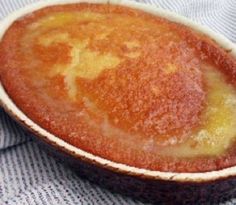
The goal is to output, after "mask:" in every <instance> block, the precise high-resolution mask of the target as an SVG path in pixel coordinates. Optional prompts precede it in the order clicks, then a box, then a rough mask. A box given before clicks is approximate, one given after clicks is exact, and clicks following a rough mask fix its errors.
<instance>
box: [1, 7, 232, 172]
mask: <svg viewBox="0 0 236 205" xmlns="http://www.w3.org/2000/svg"><path fill="white" fill-rule="evenodd" d="M0 64H1V66H0V77H1V82H2V84H3V86H4V88H5V89H6V91H7V93H8V94H9V96H10V97H11V99H12V100H13V101H14V103H15V104H16V105H17V106H18V107H19V108H20V109H21V110H22V111H23V112H24V113H25V114H26V115H27V116H28V117H29V118H31V119H32V120H33V121H34V122H36V123H37V124H38V125H40V126H41V127H43V128H45V129H46V130H48V131H49V132H51V133H53V134H55V135H56V136H58V137H59V138H61V139H63V140H64V141H66V142H68V143H70V144H72V145H74V146H76V147H78V148H80V149H82V150H85V151H87V152H89V153H92V154H94V155H97V156H100V157H103V158H105V159H108V160H112V161H115V162H118V163H122V164H127V165H130V166H134V167H138V168H146V169H149V170H159V171H174V172H205V171H211V170H218V169H222V168H225V167H229V166H233V165H236V149H235V146H236V144H235V139H236V138H235V135H236V89H235V86H236V85H235V83H236V60H235V58H233V57H232V56H231V55H230V53H229V51H225V50H224V49H222V48H220V47H219V46H218V45H217V44H216V43H215V42H214V41H213V40H211V39H210V38H209V37H207V36H205V35H203V34H201V33H199V32H196V31H195V30H193V29H190V28H188V27H186V26H184V25H181V24H178V23H174V22H171V21H168V20H166V19H163V18H161V17H158V16H154V15H151V14H148V13H145V12H143V11H139V10H136V9H131V8H127V7H123V6H115V5H110V4H103V5H102V4H87V3H80V4H68V5H57V6H50V7H46V8H43V9H40V10H37V11H35V12H33V13H31V14H29V15H27V16H24V17H22V18H20V19H18V20H17V21H15V22H14V23H13V24H12V25H11V26H10V28H9V29H8V30H7V31H6V33H5V35H4V36H3V38H2V40H1V43H0Z"/></svg>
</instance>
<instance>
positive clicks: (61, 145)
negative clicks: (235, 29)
mask: <svg viewBox="0 0 236 205" xmlns="http://www.w3.org/2000/svg"><path fill="white" fill-rule="evenodd" d="M74 3H93V4H94V3H98V4H105V3H106V4H107V3H109V4H115V5H121V6H128V7H131V8H135V9H139V10H142V11H145V12H148V13H151V14H154V15H157V16H160V17H162V18H166V19H168V20H170V21H174V22H177V23H181V24H184V25H186V26H188V27H190V28H193V29H195V30H197V31H199V32H201V33H204V34H206V35H207V36H209V37H210V38H211V39H213V40H215V41H216V42H217V44H218V45H220V46H221V47H222V48H223V49H225V50H227V51H229V53H231V55H233V56H234V57H236V45H234V44H233V43H232V42H231V41H230V40H228V39H227V38H226V37H224V36H223V35H221V34H219V33H216V32H215V31H212V30H211V29H209V28H207V27H206V26H203V25H200V24H198V23H196V22H194V21H192V20H190V19H188V18H186V17H183V16H180V15H179V14H176V13H173V12H171V11H168V10H164V9H162V8H160V7H155V6H153V5H149V4H143V3H138V2H134V1H129V0H55V1H50V0H46V1H39V2H36V3H33V4H30V5H28V6H25V7H23V8H21V9H19V10H17V11H15V12H12V13H11V14H9V15H8V16H7V17H5V18H4V19H3V20H2V21H1V27H0V41H1V39H2V37H3V36H4V34H5V32H6V31H7V29H8V28H9V27H10V26H11V25H12V23H13V22H14V21H15V20H17V19H20V18H21V17H23V16H25V15H28V14H30V13H32V12H34V11H36V10H39V9H41V8H44V7H47V6H53V5H64V4H74ZM0 105H1V106H2V107H3V108H4V109H5V110H6V111H7V112H8V113H9V114H10V115H11V116H12V117H13V118H14V119H16V120H17V121H18V122H20V123H21V124H23V126H25V127H27V128H28V129H29V130H31V131H32V132H33V133H34V134H36V135H37V136H38V137H39V138H41V139H42V140H44V141H46V142H47V143H49V144H51V145H52V146H54V147H56V148H58V149H60V150H61V151H63V152H66V153H68V154H70V155H72V156H73V157H74V158H77V159H80V160H83V161H86V162H88V163H92V164H94V165H96V166H98V167H102V168H105V169H108V170H111V171H114V172H118V173H121V174H126V175H131V176H136V177H141V178H144V179H152V180H164V181H175V182H188V183H204V182H210V181H215V180H220V179H225V178H230V177H234V176H236V166H232V167H229V168H224V169H220V170H216V171H209V172H198V173H185V172H183V173H178V172H163V171H154V170H148V169H143V168H137V167H132V166H129V165H126V164H121V163H117V162H114V161H111V160H108V159H105V158H102V157H99V156H96V155H94V154H91V153H89V152H86V151H84V150H82V149H80V148H78V147H75V146H73V145H71V144H69V143H67V142H65V141H64V140H62V139H60V138H59V137H57V136H55V135H53V134H52V133H50V132H48V131H47V130H45V129H44V128H42V127H40V126H39V125H37V124H36V123H34V122H33V121H32V120H31V119H30V118H28V117H27V116H26V114H24V113H23V112H22V111H21V110H20V108H18V107H17V106H16V105H15V104H14V102H13V101H12V100H11V98H10V97H9V96H8V94H7V92H6V91H5V89H4V87H3V85H2V84H1V82H0Z"/></svg>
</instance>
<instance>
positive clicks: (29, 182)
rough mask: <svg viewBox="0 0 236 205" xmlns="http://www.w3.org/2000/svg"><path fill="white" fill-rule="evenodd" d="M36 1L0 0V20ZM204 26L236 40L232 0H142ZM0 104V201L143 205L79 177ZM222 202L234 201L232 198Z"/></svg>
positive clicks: (44, 204) (235, 3)
mask: <svg viewBox="0 0 236 205" xmlns="http://www.w3.org/2000/svg"><path fill="white" fill-rule="evenodd" d="M36 1H38V0H0V19H3V18H4V17H5V16H7V15H8V14H9V13H10V12H12V11H13V10H16V9H18V8H20V7H23V6H24V5H26V4H30V3H32V2H36ZM140 2H145V3H149V4H153V6H156V5H157V4H158V5H159V6H160V7H163V8H165V9H169V10H172V11H175V12H177V13H179V14H182V15H184V16H187V17H189V18H191V19H193V20H195V21H197V22H200V23H202V24H205V25H207V26H209V27H210V28H212V29H213V30H215V31H216V32H219V33H222V34H223V35H225V36H226V37H227V38H229V39H230V40H231V41H233V42H236V0H140ZM0 25H1V24H0ZM28 135H29V134H28V133H27V132H26V131H24V130H23V129H22V128H21V127H20V126H19V125H17V124H16V123H15V122H14V121H13V120H12V119H11V118H10V117H8V115H7V114H5V112H4V111H3V110H2V109H1V108H0V204H1V205H5V204H10V205H17V204H19V205H34V204H37V205H49V204H50V205H56V204H66V205H79V204H85V205H86V204H101V205H103V204H109V205H110V204H114V205H116V204H117V205H118V204H119V205H120V204H124V205H126V204H127V205H128V204H130V205H132V204H141V203H140V202H138V201H134V200H133V199H130V198H127V197H124V196H121V195H119V194H115V193H111V192H109V191H108V190H104V189H102V188H100V187H98V186H96V185H94V184H91V183H89V182H88V181H86V180H83V179H81V178H79V177H78V176H77V175H76V174H75V173H74V172H73V171H72V170H71V169H69V168H68V167H66V166H65V165H63V164H60V163H58V162H57V161H56V160H55V159H54V158H53V157H51V156H48V154H47V153H45V152H44V151H43V150H41V149H40V148H39V147H38V145H37V144H36V143H35V142H32V141H31V139H30V137H29V136H28ZM226 204H236V199H232V200H230V201H229V202H227V203H226Z"/></svg>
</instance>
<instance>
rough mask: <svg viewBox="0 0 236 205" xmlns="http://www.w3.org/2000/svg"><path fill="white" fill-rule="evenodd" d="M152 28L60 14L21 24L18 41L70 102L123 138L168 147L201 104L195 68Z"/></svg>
mask: <svg viewBox="0 0 236 205" xmlns="http://www.w3.org/2000/svg"><path fill="white" fill-rule="evenodd" d="M152 24H153V23H152V22H150V23H149V22H148V23H147V22H146V23H145V22H144V20H142V19H140V18H135V17H132V18H131V17H127V16H121V15H112V16H111V15H105V14H99V13H95V12H87V11H86V12H72V13H67V12H64V13H63V12H62V13H55V14H52V15H49V16H46V17H43V18H42V19H40V20H39V21H37V22H34V23H33V24H31V25H29V27H28V33H27V35H26V36H27V37H26V39H27V42H28V39H32V42H33V43H32V46H33V49H34V52H33V53H34V55H35V57H36V58H38V59H40V61H41V62H43V63H44V64H47V65H48V73H49V75H50V76H55V75H62V76H63V77H64V84H65V87H66V88H67V91H68V96H69V97H70V98H71V99H72V100H76V99H77V98H81V96H84V97H86V99H87V100H89V101H91V102H92V103H93V104H94V105H95V106H96V109H97V110H99V111H100V112H103V113H104V114H105V115H107V118H108V120H109V122H110V123H111V124H112V125H113V126H115V127H117V128H120V129H122V130H125V131H126V132H127V133H130V134H136V135H142V136H143V137H146V138H154V139H155V141H156V142H157V143H164V144H166V143H171V142H172V143H174V141H173V140H175V139H178V140H183V139H184V138H186V137H187V136H188V135H189V131H191V130H192V129H193V128H195V127H196V126H198V125H199V117H200V114H201V111H202V109H203V105H204V102H205V92H204V89H203V87H204V86H203V82H202V74H201V72H200V70H201V65H200V63H199V61H198V59H197V58H195V53H194V50H193V49H192V48H191V47H189V46H188V45H186V43H185V42H184V41H182V40H181V38H180V37H179V36H178V35H177V34H176V33H174V32H172V31H170V30H169V29H168V28H167V27H164V26H163V25H161V24H160V26H155V27H154V25H152ZM118 25H119V26H118ZM145 30H147V31H145ZM146 32H147V33H146ZM150 33H151V35H150ZM27 42H25V43H27ZM95 112H96V111H95ZM178 140H177V141H176V142H178Z"/></svg>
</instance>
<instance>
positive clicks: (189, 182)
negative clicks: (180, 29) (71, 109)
mask: <svg viewBox="0 0 236 205" xmlns="http://www.w3.org/2000/svg"><path fill="white" fill-rule="evenodd" d="M81 3H89V4H93V5H100V4H105V5H106V6H107V8H109V5H119V6H125V7H129V8H133V9H137V10H141V11H144V12H146V13H149V14H152V15H156V16H158V17H161V18H163V19H167V20H170V21H171V22H176V23H179V24H183V25H186V26H187V27H189V28H191V29H193V30H194V31H197V32H199V33H200V34H201V35H202V34H203V35H206V36H208V37H209V38H210V39H211V40H213V41H212V42H216V43H217V45H219V46H220V47H221V48H222V49H223V50H224V52H226V53H227V54H228V55H230V56H231V57H232V59H233V58H235V56H236V47H235V45H234V44H233V43H231V42H230V41H229V40H227V39H226V38H225V37H223V36H221V35H220V34H216V33H215V32H213V31H211V30H209V29H207V28H205V27H204V26H200V25H198V24H196V23H194V22H192V21H190V20H188V19H186V18H184V17H181V16H179V15H176V14H174V13H172V12H169V11H165V10H163V9H160V8H153V7H152V6H149V5H143V4H140V3H135V2H130V1H122V0H121V1H115V0H114V1H112V0H111V1H102V0H101V1H100V0H99V1H78V0H74V1H72V0H70V1H63V0H61V1H53V2H51V1H45V2H40V3H36V4H32V5H30V6H28V7H25V8H23V9H20V10H18V11H16V12H14V13H12V14H11V15H9V16H8V17H7V18H5V19H4V20H3V22H2V23H1V28H0V38H1V39H2V40H3V39H4V35H5V34H6V33H7V31H8V29H9V28H10V26H11V25H12V24H13V23H14V22H17V20H19V22H20V21H21V19H23V18H24V17H25V16H27V17H28V16H30V15H31V14H32V13H33V12H34V11H37V10H40V9H43V8H46V7H48V8H50V6H55V5H58V6H59V5H78V8H79V5H81ZM85 5H87V4H85ZM92 7H93V6H91V8H92ZM97 7H98V8H99V6H97ZM110 7H111V8H112V6H110ZM58 8H59V7H58ZM61 8H63V7H61ZM59 10H60V9H59ZM119 12H120V13H122V9H120V10H119V9H118V13H119ZM131 13H132V11H131ZM137 13H138V12H137ZM59 15H60V14H59ZM59 15H58V16H59ZM76 15H77V14H76ZM78 15H80V14H78ZM83 15H84V16H85V18H87V15H89V14H87V13H84V14H83ZM145 15H146V14H144V16H145ZM147 16H148V15H147ZM58 18H59V19H60V21H58V22H59V23H61V22H64V21H65V22H66V21H67V20H68V19H70V18H72V17H71V14H68V13H67V14H66V17H65V16H63V17H60V16H59V17H58ZM93 18H94V17H93ZM95 18H98V19H99V18H100V16H99V15H97V16H95ZM145 18H147V19H149V17H145ZM117 19H118V20H119V17H117ZM150 19H151V17H150ZM113 20H114V19H113ZM114 21H115V20H114ZM130 21H132V20H130ZM164 21H165V20H164ZM42 22H43V20H42ZM58 22H57V23H56V24H58ZM150 22H152V20H150ZM83 23H84V24H86V23H87V22H86V21H85V22H83ZM136 23H137V25H139V22H138V21H137V22H136V21H134V24H136ZM147 23H148V22H147ZM170 24H171V23H170ZM45 25H48V24H47V23H45ZM150 25H151V23H150ZM37 26H38V25H37V24H36V23H35V24H32V29H34V28H36V27H37ZM125 26H127V25H125V24H124V30H125V29H126V27H125ZM39 27H40V26H39ZM32 32H33V30H32ZM81 32H82V31H81ZM91 32H92V31H91ZM97 32H99V31H97ZM163 32H165V28H163ZM108 33H109V31H108ZM167 34H168V32H167ZM200 34H199V35H200ZM15 35H17V34H15ZM33 35H34V34H32V36H33ZM47 35H48V34H43V38H42V39H43V40H42V42H43V43H42V44H43V45H46V46H48V45H50V43H51V42H53V43H55V45H57V46H61V49H64V51H65V52H66V50H67V49H68V47H66V46H64V44H63V43H61V41H62V39H63V40H65V39H67V38H68V36H67V35H64V34H62V35H58V33H54V34H53V35H55V36H57V37H53V40H51V39H49V38H48V36H47ZM53 35H52V36H53ZM88 35H89V34H88ZM141 36H142V35H141ZM29 37H30V36H29ZM103 37H104V35H100V36H99V38H101V39H102V38H103ZM50 38H51V37H50ZM140 38H141V37H140ZM173 38H174V37H173ZM186 38H187V37H186ZM45 39H46V40H45ZM48 39H49V40H48ZM101 39H99V40H101ZM146 40H147V39H146ZM176 41H178V39H177V40H176ZM53 43H52V44H53ZM76 43H77V42H76ZM125 44H126V47H124V48H122V49H123V50H122V52H121V53H122V54H120V55H118V57H120V56H122V55H123V56H126V57H128V58H129V60H128V62H129V63H130V62H131V60H133V59H135V58H136V57H137V56H139V55H140V53H139V52H138V51H137V50H135V49H136V48H137V47H139V45H138V43H137V42H132V41H130V42H128V41H127V42H125ZM53 45H54V44H53ZM86 45H87V42H86V41H83V42H82V41H81V42H79V43H78V44H76V46H77V47H76V48H75V49H78V48H79V49H81V50H82V51H83V52H84V53H85V54H84V53H83V54H81V55H80V58H81V59H83V58H84V59H93V56H98V54H97V53H96V52H91V51H88V49H87V48H86ZM96 46H97V47H96ZM98 46H99V45H97V44H96V45H94V48H96V49H97V48H98ZM70 48H71V47H70V46H69V49H70ZM37 49H38V50H37ZM51 49H52V51H50V52H57V51H58V50H57V48H56V47H53V46H52V48H51ZM53 49H55V50H53ZM73 49H74V48H73ZM86 49H87V50H86ZM105 49H106V48H105ZM129 49H130V50H129ZM148 49H154V50H155V48H154V47H148ZM178 49H180V50H181V49H182V47H180V48H178ZM184 49H185V48H184ZM206 49H207V48H206ZM36 50H37V52H38V51H39V54H40V52H45V50H42V47H40V46H39V47H37V48H36ZM119 52H120V51H119ZM126 52H129V53H126ZM177 52H179V51H177ZM183 52H184V51H183ZM191 52H192V50H191V49H189V51H188V54H186V55H190V54H189V53H191ZM58 53H59V54H58V56H59V57H58V58H56V59H55V58H54V59H50V55H49V56H46V57H45V56H43V55H42V59H43V60H45V61H47V62H49V61H50V60H51V61H53V60H54V61H56V62H59V63H60V62H61V61H62V60H65V61H66V60H67V56H64V54H63V53H60V52H58ZM74 53H75V52H74ZM72 54H73V51H72ZM83 55H84V56H83ZM159 55H160V54H159ZM181 55H182V54H181ZM192 55H193V56H194V55H195V54H194V52H193V54H192ZM91 56H92V57H91ZM104 56H105V55H104ZM104 56H102V55H101V56H99V58H98V61H97V65H98V67H99V66H100V64H101V65H108V66H111V65H114V66H116V65H118V64H119V63H120V61H119V58H118V57H117V56H113V55H111V54H110V53H109V54H107V56H105V57H104ZM231 57H230V58H231ZM104 59H105V60H104ZM106 59H109V63H107V62H108V60H106ZM130 59H131V60H130ZM222 59H223V60H224V58H223V57H222ZM187 60H188V61H187ZM219 61H221V59H220V60H219ZM232 61H233V63H234V60H232ZM9 62H10V61H9ZM73 62H74V61H73ZM73 62H72V64H73ZM76 62H77V61H76V54H75V62H74V64H75V63H76ZM176 62H178V61H176ZM186 62H190V61H189V59H188V58H186ZM229 62H230V60H229V61H227V62H226V61H225V62H222V63H221V64H220V66H222V65H225V64H227V65H225V68H226V69H225V70H227V68H228V67H227V66H228V64H229ZM99 63H100V64H99ZM153 63H154V62H153ZM191 63H192V64H193V65H195V61H194V62H192V61H191ZM49 64H50V62H49ZM157 64H158V63H157ZM9 65H10V63H9ZM128 65H129V64H128ZM167 65H168V66H167V68H168V69H167V70H166V71H165V72H166V73H164V74H161V76H163V75H164V76H165V75H169V74H170V73H173V72H175V71H176V69H177V68H176V67H175V66H173V65H172V64H167ZM181 65H182V64H181ZM32 66H34V65H33V64H32ZM86 66H87V67H89V66H90V64H86ZM86 66H85V67H86ZM144 66H145V65H143V67H144ZM87 67H86V68H87ZM90 67H91V66H90ZM229 68H232V73H233V71H234V70H233V69H234V64H233V65H232V66H231V67H230V66H229ZM59 69H60V67H58V68H57V72H60V71H58V70H59ZM69 69H70V68H68V70H69ZM144 72H145V71H144ZM193 72H194V73H195V74H196V75H197V73H198V72H197V71H195V70H194V71H193ZM209 72H210V71H209ZM226 72H227V71H226ZM134 73H135V72H134ZM210 73H211V72H210ZM108 74H109V73H108ZM121 74H122V73H121ZM136 74H137V73H135V74H134V75H136ZM63 75H64V73H63ZM66 75H67V78H70V77H68V76H70V73H69V72H68V73H66ZM77 75H78V76H79V77H81V76H82V78H86V79H87V78H88V79H89V80H91V79H93V78H96V77H97V75H98V74H97V73H92V72H91V73H89V72H87V71H86V72H81V73H79V74H77ZM210 75H212V74H210ZM213 75H214V74H213ZM104 76H105V75H104ZM104 76H103V77H104ZM180 76H182V75H180ZM189 76H190V78H191V79H192V80H193V81H194V80H196V82H194V83H195V84H191V86H192V87H194V86H195V85H196V84H198V83H199V84H201V82H200V80H199V79H196V78H192V77H191V75H190V74H189ZM131 77H132V76H131ZM3 78H4V75H2V76H1V82H7V81H5V79H3ZM104 79H105V77H104ZM131 79H132V78H131ZM180 79H181V80H182V79H183V84H184V85H182V84H181V83H180V85H178V84H177V85H176V89H178V86H180V89H182V91H183V92H184V91H185V89H186V90H187V91H186V93H188V92H189V87H188V86H187V87H184V86H185V85H186V83H191V82H192V81H189V78H187V79H186V78H184V77H183V78H182V77H181V78H179V79H177V80H180ZM83 82H84V84H86V83H87V81H86V80H85V81H83ZM140 82H141V81H140ZM99 83H100V82H99V81H98V84H99ZM145 83H146V82H145ZM165 83H166V82H165ZM217 83H218V81H217ZM217 83H216V84H217ZM3 84H4V83H3ZM5 84H6V85H10V83H8V82H7V83H5ZM5 84H4V86H3V85H2V84H1V86H0V101H1V105H2V107H3V108H4V109H5V110H6V111H7V112H8V113H9V114H10V115H11V116H12V117H13V118H14V119H16V120H17V121H18V122H20V123H21V124H22V125H23V126H25V127H26V128H27V129H29V130H30V131H32V132H33V133H34V134H35V136H36V137H35V138H36V139H38V140H39V141H40V142H42V143H43V146H44V147H48V148H50V150H52V151H53V152H54V153H55V154H56V155H59V156H60V159H61V160H62V161H66V162H68V163H69V164H70V165H72V166H73V167H75V168H76V170H79V171H78V172H79V174H81V175H82V176H85V177H87V178H88V179H90V180H92V181H95V182H96V183H99V184H101V185H104V186H106V187H108V188H110V189H112V190H115V191H119V192H120V191H121V192H123V193H125V194H128V195H133V196H136V197H138V198H139V199H142V200H145V201H151V202H155V203H157V202H162V203H169V204H176V203H177V202H178V204H184V203H186V204H189V203H210V204H212V203H218V202H220V201H224V200H226V199H227V198H230V197H232V196H234V194H235V193H236V192H235V188H234V187H235V185H236V183H235V180H236V177H235V176H236V166H231V164H229V165H224V162H220V163H222V164H223V165H222V168H220V169H219V168H217V169H214V168H212V169H210V170H212V171H209V170H205V169H204V168H202V170H201V169H200V170H201V171H200V172H198V171H197V169H198V167H197V166H196V167H197V168H194V167H193V168H192V167H189V168H188V169H187V168H186V169H185V168H181V169H182V170H184V171H183V172H181V171H180V172H179V171H178V170H181V169H180V168H178V167H177V168H176V170H177V171H176V170H175V169H174V168H173V169H166V170H165V169H164V168H163V169H160V171H157V170H158V168H156V167H158V166H156V165H155V164H154V165H150V166H142V165H140V164H142V163H141V162H140V160H137V162H136V164H135V163H133V164H132V160H131V162H129V161H127V163H126V161H125V160H128V158H127V159H125V154H124V157H123V159H124V163H122V162H121V161H122V160H111V159H113V158H111V159H110V160H109V159H107V158H109V157H106V155H105V154H106V153H105V152H107V153H108V154H107V155H112V150H110V151H111V154H109V150H106V151H104V154H102V156H105V157H102V156H101V155H100V156H98V155H96V154H94V153H95V152H94V153H92V152H90V151H85V150H84V149H82V148H81V149H80V148H79V146H74V145H72V144H73V143H69V142H66V140H63V139H62V138H59V137H57V136H56V135H54V134H52V133H51V132H50V131H49V130H50V129H44V128H43V126H42V127H40V126H39V125H38V124H37V123H35V120H32V119H30V118H29V117H27V114H28V113H24V112H23V111H22V110H21V109H20V108H19V107H18V106H17V105H16V104H17V103H16V104H15V103H14V100H12V98H11V97H10V96H9V95H8V92H7V91H6V90H7V89H8V87H9V86H8V87H7V86H5ZM146 84H147V83H146ZM146 84H145V85H146ZM164 85H166V84H164ZM167 85H168V86H169V84H167ZM88 86H90V85H89V83H88ZM196 86H197V85H196ZM4 87H5V88H4ZM71 87H73V86H71ZM143 87H145V86H143ZM95 88H96V87H95ZM171 88H172V87H171ZM89 89H91V90H92V91H93V92H95V90H93V87H91V86H90V87H89ZM101 89H103V87H101V88H100V90H101ZM104 89H105V88H104ZM227 89H228V88H227ZM196 90H197V91H196V93H197V94H196V96H197V100H193V101H192V104H191V106H190V107H189V108H188V109H189V112H190V113H191V117H192V116H195V115H196V116H197V115H198V113H195V110H196V109H197V108H199V107H201V106H202V105H201V103H200V102H201V99H203V98H204V93H201V92H200V91H199V89H198V88H196ZM228 90H229V93H230V92H231V91H230V88H229V89H228ZM152 91H153V93H154V94H155V95H158V94H159V92H161V91H159V90H157V89H156V88H155V89H154V88H153V89H152ZM198 91H199V92H198ZM22 92H23V91H22ZM110 92H112V89H110ZM165 93H166V91H165ZM232 93H233V92H232ZM167 94H168V93H167ZM69 95H70V97H71V98H72V99H73V98H74V97H75V95H76V94H75V93H74V90H73V88H71V90H70V92H69ZM173 95H174V94H173ZM229 95H230V94H229ZM232 95H233V94H232ZM174 96H175V95H174ZM196 96H194V97H196ZM164 97H165V94H164ZM177 97H179V96H177ZM107 99H108V98H107ZM183 99H185V95H183V96H182V98H181V99H179V101H181V100H183ZM213 99H214V98H213ZM191 100H192V98H186V101H191ZM198 100H199V101H198ZM98 101H99V99H98ZM186 101H183V102H184V103H186ZM86 102H87V101H86ZM101 102H103V101H102V100H101ZM109 102H111V103H113V101H108V105H109ZM227 102H228V101H227ZM181 103H182V101H181ZM225 103H226V102H225ZM203 104H204V102H203ZM160 105H162V104H160ZM181 105H182V104H181ZM184 106H188V104H184ZM194 106H195V107H194ZM232 106H233V105H232ZM192 107H193V108H192ZM223 108H224V107H223ZM223 108H222V109H223ZM168 109H169V108H168ZM191 109H194V110H193V111H192V110H191ZM199 109H200V108H199ZM185 110H186V107H185V108H184V109H183V110H182V111H183V112H184V111H185ZM224 112H225V111H224ZM186 113H187V112H186ZM225 113H226V112H225ZM231 114H232V113H231ZM180 115H181V114H180ZM117 116H119V115H118V114H117ZM117 116H116V117H117ZM137 116H138V117H140V115H137ZM232 116H233V114H232ZM141 117H142V116H141ZM171 117H173V116H171ZM227 117H228V116H226V117H225V116H224V118H227ZM180 118H181V119H182V118H183V117H182V115H181V117H180ZM122 119H123V118H120V119H119V118H118V119H115V121H117V123H118V124H119V120H120V121H122ZM129 119H130V118H128V120H129ZM168 119H169V118H168ZM171 119H172V118H171ZM174 119H175V118H174ZM195 119H196V118H195V117H192V118H190V117H189V118H188V119H186V120H183V121H179V124H181V123H182V124H181V126H182V127H183V129H185V125H186V124H187V125H188V123H189V126H193V127H194V126H195V124H194V123H195V121H194V120H195ZM227 119H228V118H227ZM175 120H176V119H175ZM190 121H191V122H192V124H193V125H192V124H191V123H190ZM127 122H128V123H129V121H127ZM220 122H221V121H220ZM227 122H228V121H222V123H226V124H227ZM230 122H231V121H230ZM124 123H125V122H124ZM168 123H169V124H170V125H169V126H171V125H172V124H174V125H173V126H175V121H168ZM39 124H40V123H39ZM121 126H123V125H121ZM125 126H126V125H125ZM232 126H233V125H232ZM182 127H181V129H182ZM122 128H123V127H122ZM159 128H160V127H159ZM137 129H139V128H137ZM140 129H141V128H140ZM163 129H164V128H163ZM163 129H162V130H161V131H160V132H164V131H166V130H164V131H163ZM113 131H114V130H113ZM142 131H143V132H147V133H151V134H152V131H153V130H152V127H151V128H149V127H148V128H147V129H146V130H145V129H143V130H142ZM154 131H155V130H154ZM173 133H174V134H176V135H178V130H177V131H176V130H174V131H173V132H172V134H173ZM168 134H169V133H168ZM217 140H218V139H217ZM226 140H227V138H225V139H224V142H225V141H226ZM218 141H219V140H218ZM218 141H217V142H218ZM162 142H164V141H162V140H160V141H157V143H162ZM172 142H173V141H172ZM165 143H169V142H165ZM221 143H223V141H222V142H221ZM78 144H79V143H78ZM81 147H82V146H81ZM207 148H208V147H207ZM220 148H221V147H219V148H217V149H207V151H206V152H207V153H210V154H212V153H213V154H214V153H215V152H220V151H219V150H220ZM94 149H95V148H94ZM148 149H149V151H150V149H151V148H150V146H149V147H148ZM176 150H177V149H176ZM176 150H175V151H176ZM167 151H168V150H167ZM176 152H177V153H180V154H181V152H179V151H176ZM186 152H187V153H189V154H193V155H194V153H192V152H191V150H190V151H186ZM140 153H141V152H140ZM131 155H132V153H131ZM182 155H184V154H182ZM114 156H115V155H114ZM121 159H122V158H121ZM131 159H132V158H131ZM117 161H118V162H117ZM162 163H163V164H164V162H162V161H161V162H160V164H162ZM128 164H129V165H128ZM150 164H151V162H150ZM136 165H137V166H136ZM160 166H161V165H160ZM181 166H182V165H181ZM189 166H190V165H189ZM191 166H192V165H191ZM202 167H204V166H203V165H202ZM225 167H226V168H225ZM200 168H201V167H200ZM186 170H190V171H186ZM191 170H193V171H191Z"/></svg>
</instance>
